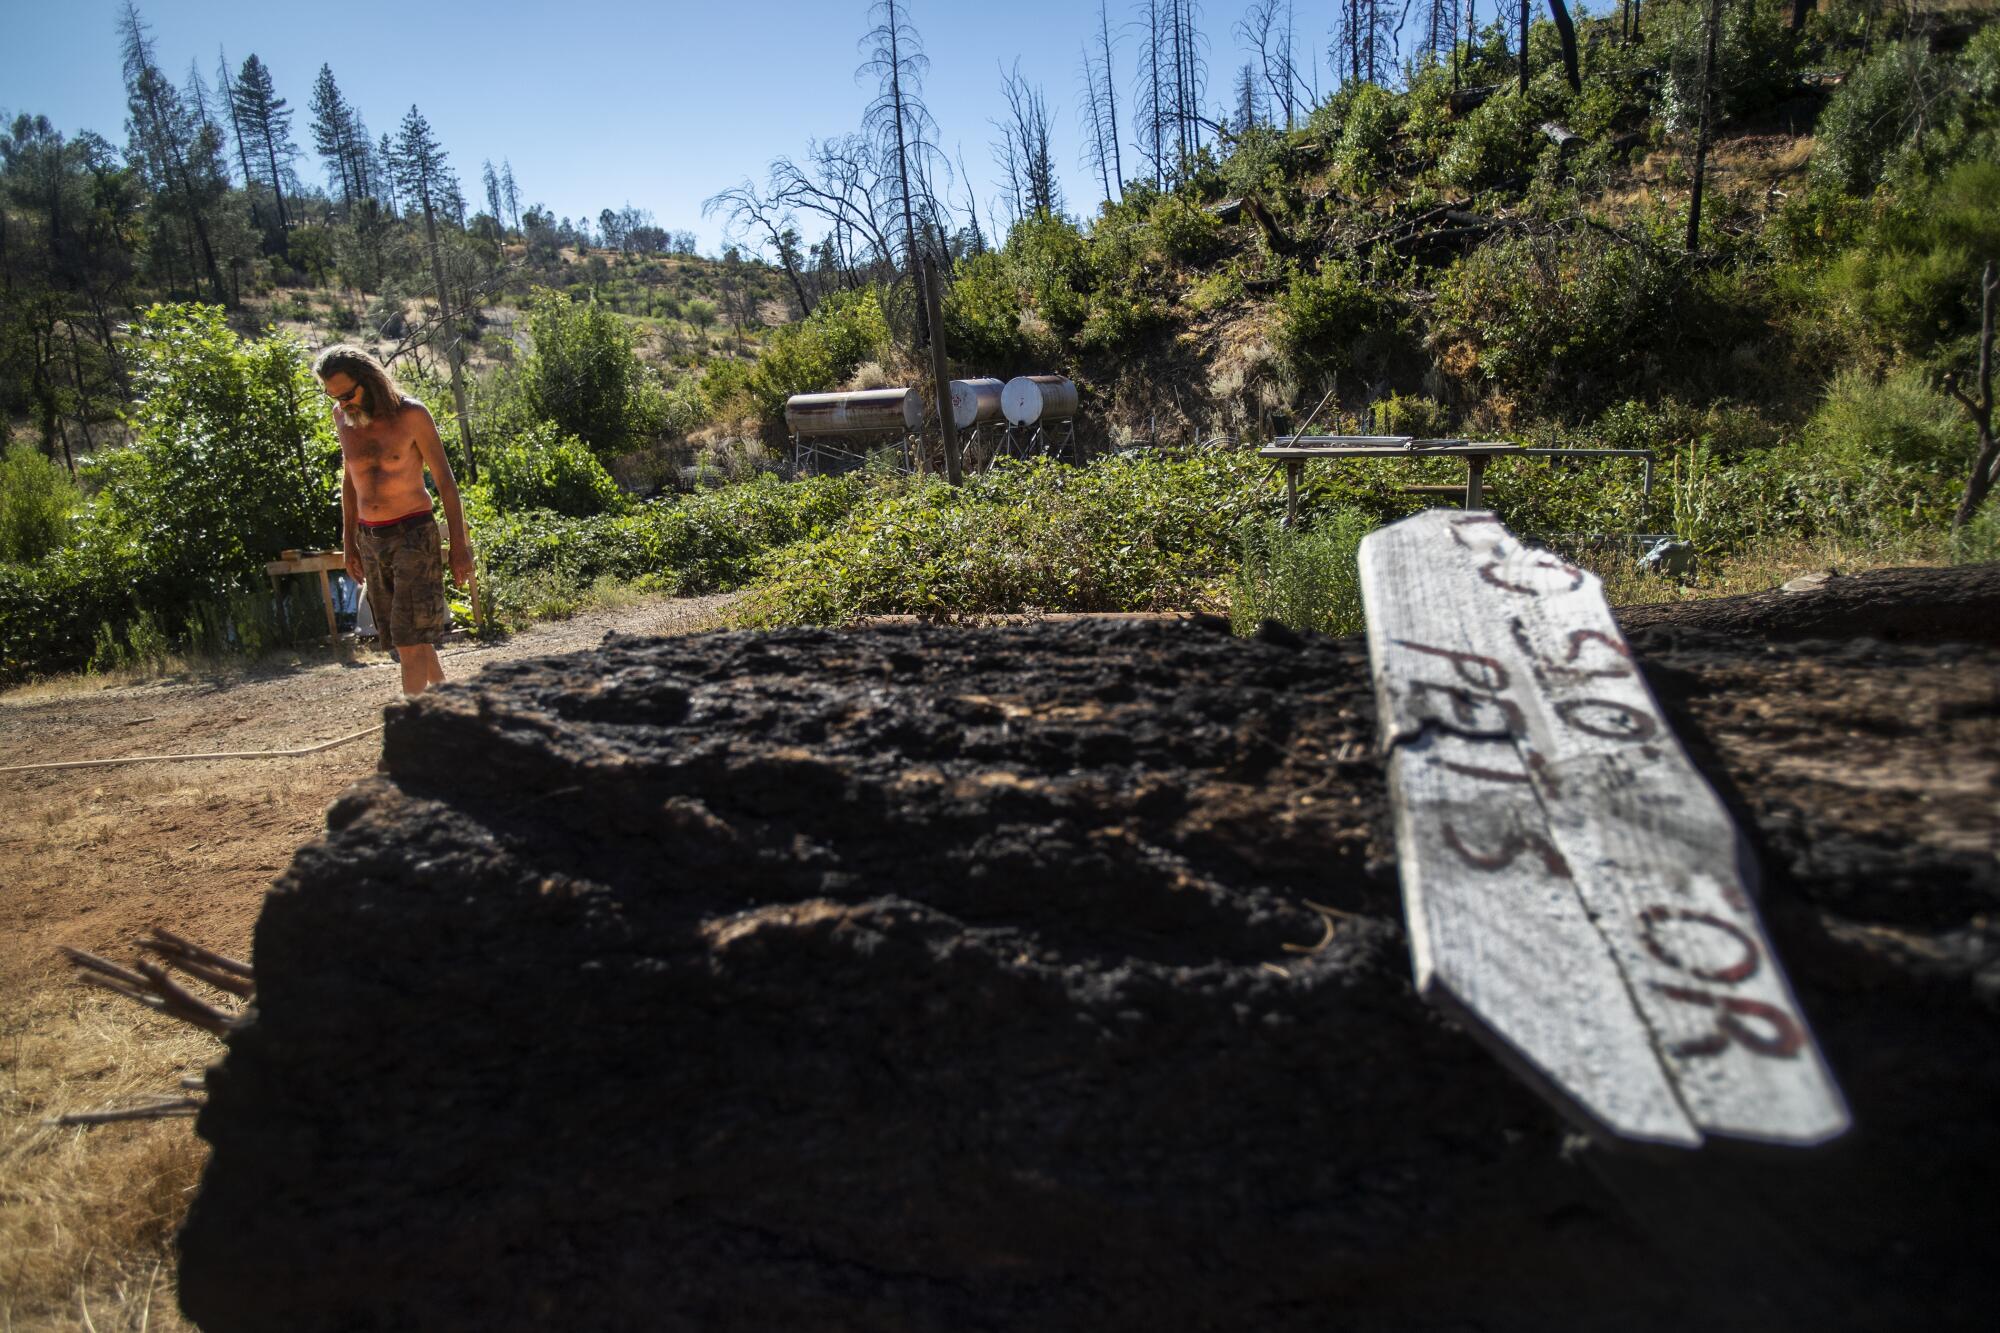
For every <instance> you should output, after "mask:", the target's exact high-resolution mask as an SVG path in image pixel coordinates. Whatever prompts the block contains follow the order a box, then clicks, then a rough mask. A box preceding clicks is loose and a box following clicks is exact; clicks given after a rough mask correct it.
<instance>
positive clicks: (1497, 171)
mask: <svg viewBox="0 0 2000 1333" xmlns="http://www.w3.org/2000/svg"><path fill="white" fill-rule="evenodd" d="M1541 121H1542V115H1541V113H1540V112H1539V111H1538V110H1537V109H1536V108H1535V106H1534V104H1533V103H1532V102H1531V101H1529V100H1528V99H1525V98H1522V97H1519V96H1516V95H1514V94H1512V93H1496V94H1495V95H1494V96H1492V97H1489V98H1487V99H1486V100H1485V101H1484V102H1481V103H1480V104H1479V106H1478V107H1477V108H1475V109H1474V110H1473V112H1472V114H1471V115H1469V116H1467V117H1466V118H1465V121H1464V123H1463V124H1461V125H1460V126H1459V127H1458V132H1457V133H1456V134H1454V135H1452V137H1451V146H1450V147H1448V148H1446V149H1445V151H1444V156H1443V157H1442V158H1440V159H1439V160H1438V174H1439V175H1441V176H1443V177H1444V179H1445V180H1446V182H1448V183H1449V184H1452V185H1456V186H1458V187H1459V188H1461V189H1466V190H1484V189H1489V188H1491V187H1493V186H1496V185H1500V184H1503V183H1505V182H1507V181H1510V180H1514V179H1517V178H1519V177H1522V176H1525V175H1527V174H1528V172H1529V171H1530V170H1531V169H1532V168H1533V167H1534V164H1535V157H1536V154H1538V153H1539V152H1540V151H1541V149H1542V147H1543V144H1544V140H1543V138H1542V133H1541Z"/></svg>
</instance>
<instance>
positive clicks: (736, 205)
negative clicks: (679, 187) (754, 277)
mask: <svg viewBox="0 0 2000 1333" xmlns="http://www.w3.org/2000/svg"><path fill="white" fill-rule="evenodd" d="M716 212H721V213H723V214H725V215H726V216H725V225H726V226H727V227H728V228H729V229H730V230H732V231H734V230H735V229H737V228H739V227H743V226H746V225H748V226H755V227H759V228H761V229H762V230H763V232H764V235H765V237H766V239H768V240H769V241H770V243H771V248H772V249H774V250H776V251H777V252H778V262H779V263H780V264H782V265H784V268H785V276H786V277H787V278H790V279H791V282H792V293H793V294H794V295H795V296H797V297H798V298H799V314H800V316H801V317H803V316H805V315H810V314H811V313H812V300H811V298H809V297H808V296H807V295H806V285H805V282H804V280H803V279H802V278H800V276H799V270H798V266H797V265H796V264H794V263H793V262H792V259H793V252H794V247H793V246H791V245H789V244H787V243H786V241H785V236H786V233H787V232H789V231H792V230H794V228H793V227H792V226H791V219H789V218H787V217H785V216H784V215H783V214H781V213H780V212H779V211H778V210H777V209H776V208H774V207H773V204H772V201H771V200H768V199H766V198H764V197H763V196H762V195H760V194H758V193H757V187H756V186H754V185H752V184H751V183H750V182H749V181H747V180H746V181H744V182H743V183H742V184H741V185H737V186H734V187H732V188H730V189H727V190H721V191H718V192H717V193H715V194H712V195H710V196H709V197H708V198H706V199H704V200H702V201H701V215H702V216H703V217H707V216H709V215H710V214H711V213H716ZM781 224H782V225H781ZM759 248H760V249H761V248H762V247H759Z"/></svg>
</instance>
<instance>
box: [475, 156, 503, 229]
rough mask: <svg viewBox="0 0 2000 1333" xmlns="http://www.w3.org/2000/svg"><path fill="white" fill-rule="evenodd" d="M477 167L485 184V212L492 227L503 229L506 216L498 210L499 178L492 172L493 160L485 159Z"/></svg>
mask: <svg viewBox="0 0 2000 1333" xmlns="http://www.w3.org/2000/svg"><path fill="white" fill-rule="evenodd" d="M479 167H480V174H481V175H482V176H483V177H484V178H485V184H486V211H487V213H488V214H489V215H490V216H491V217H492V219H493V225H494V226H496V227H505V226H506V225H507V215H506V214H505V213H504V212H502V211H501V208H500V177H499V176H498V175H497V174H496V173H495V172H494V170H493V159H492V158H490V157H489V158H487V159H486V160H485V161H484V162H482V163H480V164H479Z"/></svg>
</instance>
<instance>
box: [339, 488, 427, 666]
mask: <svg viewBox="0 0 2000 1333" xmlns="http://www.w3.org/2000/svg"><path fill="white" fill-rule="evenodd" d="M355 544H356V545H357V546H358V547H359V549H360V551H361V572H362V574H363V575H364V576H365V577H366V578H367V580H368V610H369V612H370V614H372V615H373V616H374V617H375V632H376V633H377V634H379V635H381V636H382V642H383V643H386V644H390V645H393V646H394V647H397V648H413V647H416V646H417V645H419V644H426V643H436V642H437V641H438V640H439V639H440V638H442V637H443V636H444V625H445V616H446V615H447V611H446V608H445V600H444V555H443V542H442V541H441V540H440V538H439V535H438V525H437V520H436V519H434V518H432V517H431V516H430V515H429V514H414V515H412V516H411V517H409V518H406V519H404V520H403V521H402V522H400V523H391V524H389V525H388V526H387V527H383V528H369V527H363V528H360V529H358V530H357V531H356V533H355Z"/></svg>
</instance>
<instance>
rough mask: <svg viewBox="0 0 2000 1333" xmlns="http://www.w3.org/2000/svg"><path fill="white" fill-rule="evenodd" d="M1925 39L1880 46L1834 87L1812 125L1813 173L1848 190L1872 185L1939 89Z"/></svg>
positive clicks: (1862, 191) (1856, 190)
mask: <svg viewBox="0 0 2000 1333" xmlns="http://www.w3.org/2000/svg"><path fill="white" fill-rule="evenodd" d="M1937 73H1938V71H1937V67H1936V66H1935V65H1934V63H1933V62H1932V61H1931V59H1930V57H1929V53H1928V51H1927V50H1926V49H1925V47H1924V43H1922V42H1920V41H1909V42H1903V43H1899V44H1893V45H1885V46H1883V47H1882V48H1881V49H1880V50H1878V51H1877V52H1876V53H1875V54H1874V55H1873V56H1871V57H1869V58H1868V59H1867V60H1865V61H1863V62H1862V63H1861V64H1860V65H1859V66H1858V67H1856V68H1855V69H1854V71H1853V72H1852V73H1850V74H1849V75H1848V76H1847V78H1846V80H1845V81H1844V82H1843V83H1842V84H1841V85H1840V87H1839V89H1837V90H1836V91H1835V92H1834V94H1833V97H1832V99H1831V100H1829V101H1828V102H1827V104H1826V110H1824V111H1822V112H1820V116H1819V121H1818V123H1817V124H1816V125H1815V126H1814V128H1813V136H1814V138H1813V159H1812V172H1813V175H1814V176H1815V177H1816V178H1819V179H1823V180H1827V181H1831V182H1833V183H1835V184H1838V185H1839V186H1841V187H1842V188H1843V189H1846V190H1848V191H1849V192H1850V193H1855V194H1860V193H1865V192H1866V191H1868V190H1869V189H1872V188H1873V187H1874V185H1875V183H1876V182H1877V181H1879V180H1881V179H1882V176H1883V174H1884V172H1885V171H1886V170H1887V169H1888V167H1889V165H1890V163H1891V160H1892V158H1893V156H1894V154H1895V151H1896V150H1897V149H1898V148H1900V147H1901V146H1902V144H1903V141H1904V140H1905V139H1906V138H1908V137H1909V135H1910V132H1911V131H1912V130H1913V129H1914V128H1915V126H1916V123H1917V118H1918V116H1919V115H1921V114H1923V113H1924V112H1925V111H1926V110H1927V109H1928V104H1929V103H1930V101H1931V100H1932V99H1934V98H1935V97H1936V96H1937V93H1938V86H1937V85H1938V79H1937Z"/></svg>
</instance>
